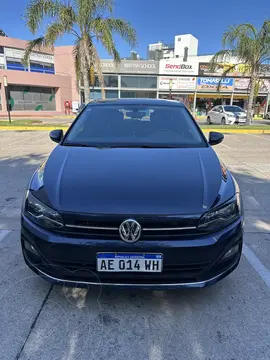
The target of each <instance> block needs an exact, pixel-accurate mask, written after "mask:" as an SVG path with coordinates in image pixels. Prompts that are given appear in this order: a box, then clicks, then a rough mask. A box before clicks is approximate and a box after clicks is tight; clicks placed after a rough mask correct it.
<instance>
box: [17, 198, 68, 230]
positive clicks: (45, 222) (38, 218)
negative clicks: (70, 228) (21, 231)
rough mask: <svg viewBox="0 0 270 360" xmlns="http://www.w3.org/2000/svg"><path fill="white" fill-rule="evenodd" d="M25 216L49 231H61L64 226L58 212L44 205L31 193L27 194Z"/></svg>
mask: <svg viewBox="0 0 270 360" xmlns="http://www.w3.org/2000/svg"><path fill="white" fill-rule="evenodd" d="M24 215H25V216H26V217H27V218H28V219H29V220H31V221H33V222H34V223H35V224H37V225H39V226H41V227H44V228H47V229H60V228H62V227H63V226H64V224H63V220H62V218H61V216H60V215H59V214H58V212H57V211H55V210H53V209H51V208H50V207H48V206H47V205H45V204H43V203H42V202H41V201H40V200H38V199H37V198H35V197H34V196H33V195H32V194H31V192H30V191H27V193H26V198H25V206H24Z"/></svg>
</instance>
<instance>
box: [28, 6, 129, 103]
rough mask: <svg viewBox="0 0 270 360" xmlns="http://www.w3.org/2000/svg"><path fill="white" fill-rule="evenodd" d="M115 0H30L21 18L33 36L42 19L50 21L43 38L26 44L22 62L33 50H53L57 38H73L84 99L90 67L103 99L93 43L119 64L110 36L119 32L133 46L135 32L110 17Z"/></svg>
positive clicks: (114, 45)
mask: <svg viewBox="0 0 270 360" xmlns="http://www.w3.org/2000/svg"><path fill="white" fill-rule="evenodd" d="M113 6H114V0H69V1H64V0H32V1H31V2H30V3H29V5H28V6H27V8H26V11H25V14H24V18H25V20H26V24H27V27H28V28H29V29H30V31H31V32H32V33H33V34H35V33H36V32H37V30H38V29H39V27H40V25H41V23H42V21H43V20H44V18H47V17H49V18H50V19H51V22H50V23H49V25H48V26H47V28H46V31H45V34H44V36H41V37H39V38H37V39H35V40H32V41H29V42H28V46H27V48H26V50H25V56H24V63H28V61H29V56H30V53H31V51H32V50H35V49H41V48H42V47H47V48H51V49H53V46H54V44H55V42H56V40H57V39H58V38H60V37H61V36H63V35H65V34H72V35H73V36H74V61H75V68H76V73H77V80H79V79H81V75H82V80H83V86H84V98H85V101H86V102H88V101H89V98H90V86H89V70H90V68H91V67H92V66H93V67H94V70H95V72H96V74H97V76H98V80H99V83H100V86H101V88H102V97H103V98H104V97H105V91H104V79H103V75H102V69H101V63H100V58H99V55H98V52H97V49H96V45H95V42H100V43H101V44H102V45H103V46H104V48H105V49H106V50H107V52H108V53H109V54H110V55H111V56H112V57H113V59H114V61H115V62H116V63H119V62H120V55H119V53H118V51H117V48H116V44H115V42H114V39H113V34H114V33H118V34H119V35H120V36H121V37H122V38H123V39H124V40H126V41H127V42H128V43H129V44H130V45H135V43H136V32H135V30H134V29H133V28H132V26H131V25H130V23H129V22H127V21H125V20H123V19H118V18H114V17H113V16H112V11H113Z"/></svg>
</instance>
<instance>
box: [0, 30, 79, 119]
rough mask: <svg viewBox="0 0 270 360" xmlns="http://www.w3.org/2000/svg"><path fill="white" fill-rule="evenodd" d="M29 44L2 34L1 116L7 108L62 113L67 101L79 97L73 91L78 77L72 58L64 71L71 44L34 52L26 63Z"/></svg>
mask: <svg viewBox="0 0 270 360" xmlns="http://www.w3.org/2000/svg"><path fill="white" fill-rule="evenodd" d="M26 46H27V42H26V41H24V40H19V39H12V38H8V37H2V36H1V37H0V116H6V114H7V109H8V107H9V109H10V110H11V111H12V112H13V114H14V115H17V116H25V115H36V112H37V111H39V112H42V114H43V115H48V116H50V115H56V114H62V113H63V112H64V103H65V101H67V100H72V98H73V97H74V98H76V96H77V100H79V94H78V92H77V95H76V92H75V91H73V88H74V79H76V77H75V70H74V65H73V64H72V61H73V59H72V57H70V58H69V62H70V63H71V64H72V66H70V65H68V69H66V70H63V69H64V67H65V66H66V59H67V58H68V56H69V55H70V53H71V54H72V46H70V47H58V48H56V49H55V51H54V52H52V51H50V50H49V49H42V50H41V51H39V52H37V51H36V52H33V53H32V54H31V56H30V60H29V63H28V65H27V66H25V65H24V64H23V61H22V59H23V56H24V50H25V48H26ZM61 54H64V56H61ZM75 82H76V80H75ZM5 84H6V85H7V87H6V88H7V97H8V99H7V98H6V89H5ZM7 100H8V101H7Z"/></svg>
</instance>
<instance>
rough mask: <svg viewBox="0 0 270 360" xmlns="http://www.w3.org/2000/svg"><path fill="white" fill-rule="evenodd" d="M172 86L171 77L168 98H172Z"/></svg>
mask: <svg viewBox="0 0 270 360" xmlns="http://www.w3.org/2000/svg"><path fill="white" fill-rule="evenodd" d="M172 87H173V79H170V80H169V90H170V95H169V98H170V99H172Z"/></svg>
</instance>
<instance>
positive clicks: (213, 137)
mask: <svg viewBox="0 0 270 360" xmlns="http://www.w3.org/2000/svg"><path fill="white" fill-rule="evenodd" d="M223 139H224V135H223V134H221V133H219V132H216V131H211V132H210V134H209V144H210V145H212V146H213V145H217V144H220V143H221V142H222V141H223Z"/></svg>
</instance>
